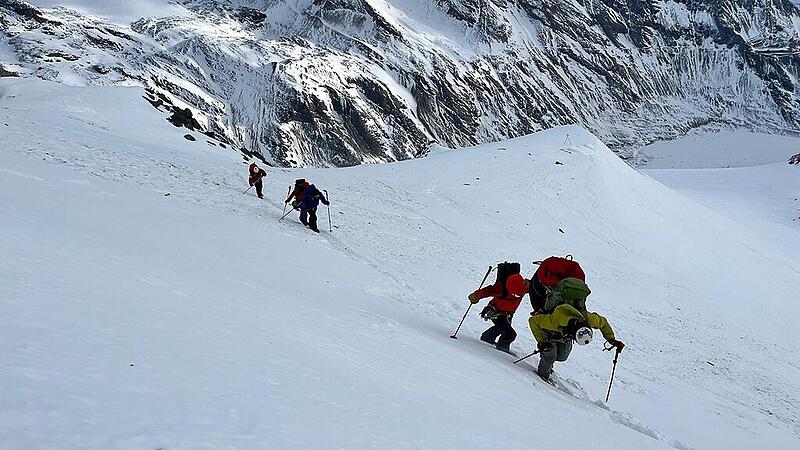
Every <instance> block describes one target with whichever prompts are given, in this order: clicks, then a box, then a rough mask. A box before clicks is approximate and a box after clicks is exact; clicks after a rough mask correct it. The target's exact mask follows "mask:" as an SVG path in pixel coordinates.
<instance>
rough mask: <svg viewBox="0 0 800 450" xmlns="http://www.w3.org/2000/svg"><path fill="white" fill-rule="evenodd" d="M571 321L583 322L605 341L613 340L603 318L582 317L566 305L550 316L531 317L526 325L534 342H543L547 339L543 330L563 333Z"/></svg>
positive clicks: (558, 307)
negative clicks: (597, 332)
mask: <svg viewBox="0 0 800 450" xmlns="http://www.w3.org/2000/svg"><path fill="white" fill-rule="evenodd" d="M572 319H579V320H585V321H586V322H588V324H589V326H590V327H591V328H594V329H596V330H600V332H601V333H603V337H604V338H605V339H606V340H607V341H613V340H614V330H613V329H611V325H609V324H608V321H607V320H606V318H605V317H603V316H601V315H600V314H597V313H594V312H587V313H586V316H584V315H582V314H581V313H580V312H579V311H578V310H577V309H575V307H574V306H572V305H567V304H563V305H559V306H557V307H556V309H555V310H554V311H553V312H552V313H551V314H537V315H535V316H531V318H530V319H528V323H529V324H530V326H531V331H532V332H533V337H535V338H536V342H545V341H547V338H545V335H544V331H543V330H548V331H555V332H559V333H563V332H564V329H565V328H566V327H567V325H568V324H569V321H570V320H572Z"/></svg>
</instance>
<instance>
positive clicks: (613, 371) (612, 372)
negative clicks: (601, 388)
mask: <svg viewBox="0 0 800 450" xmlns="http://www.w3.org/2000/svg"><path fill="white" fill-rule="evenodd" d="M604 347H605V346H604ZM612 348H614V346H611V347H608V348H603V351H610V350H611V349H612ZM618 358H619V348H617V352H616V353H615V354H614V367H613V368H612V369H611V381H609V382H608V392H606V402H608V397H609V396H610V395H611V385H612V384H613V383H614V374H615V373H616V371H617V359H618Z"/></svg>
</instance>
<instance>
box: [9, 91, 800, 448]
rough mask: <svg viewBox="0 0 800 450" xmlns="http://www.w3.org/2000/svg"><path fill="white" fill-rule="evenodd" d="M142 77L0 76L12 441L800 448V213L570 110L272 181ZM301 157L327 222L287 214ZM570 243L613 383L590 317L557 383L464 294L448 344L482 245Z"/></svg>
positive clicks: (476, 275) (524, 252)
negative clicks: (559, 116) (484, 138)
mask: <svg viewBox="0 0 800 450" xmlns="http://www.w3.org/2000/svg"><path fill="white" fill-rule="evenodd" d="M141 95H142V91H141V90H140V89H136V88H97V87H67V86H62V85H58V84H53V83H47V82H43V81H37V80H9V79H3V80H0V137H2V140H0V142H2V145H0V150H2V151H0V229H2V230H3V233H2V234H0V255H2V256H3V257H2V258H0V354H2V355H3V363H2V365H0V385H1V386H3V392H4V393H5V395H4V397H3V401H2V402H0V448H25V449H38V448H42V449H45V448H103V449H141V448H165V449H166V448H169V449H182V448H185V449H194V448H221V447H225V448H275V449H286V448H309V449H310V448H430V449H443V448H454V449H455V448H487V449H488V448H511V449H517V448H518V449H528V448H578V447H581V448H582V447H585V446H586V443H587V439H588V440H589V441H590V442H591V447H592V449H593V450H595V449H596V450H602V449H614V450H628V449H630V450H634V449H635V450H639V449H649V448H653V449H659V448H663V449H668V448H678V449H698V450H699V449H726V450H728V449H750V448H753V447H761V448H770V449H787V450H788V449H793V448H795V447H796V444H797V441H798V437H800V423H798V419H797V417H800V406H798V405H800V394H799V393H800V376H799V375H800V367H798V365H797V363H796V361H797V360H798V356H800V355H799V354H798V353H800V352H799V351H798V349H797V347H796V346H795V345H793V344H792V343H791V342H790V341H787V340H786V336H787V335H789V334H791V332H792V331H793V328H794V324H796V323H797V321H798V320H799V319H800V317H798V316H800V312H799V311H798V308H797V307H796V299H797V298H798V294H800V292H798V287H797V280H798V273H800V265H798V262H797V259H796V255H797V253H794V248H783V247H782V246H781V245H778V244H779V243H782V242H788V241H789V240H791V239H794V240H795V241H797V233H798V231H797V225H794V226H792V224H791V222H784V223H782V225H783V226H782V227H781V228H780V229H777V228H776V229H775V230H773V231H774V232H773V233H772V234H770V235H761V234H758V233H754V232H753V231H752V230H753V227H760V226H761V224H760V223H758V222H755V217H753V216H747V215H742V216H732V215H731V214H730V211H728V210H727V209H726V207H725V205H734V204H735V197H736V195H737V194H736V193H733V192H731V193H729V194H728V195H727V197H726V196H725V194H724V192H722V191H717V192H716V193H715V195H717V196H719V197H720V198H727V199H728V201H729V203H721V204H720V205H718V206H717V207H716V208H710V207H709V205H708V204H706V202H704V201H703V200H702V199H699V198H692V194H691V192H689V191H693V192H698V191H702V190H703V189H704V186H703V185H700V184H697V185H691V184H687V185H685V186H681V185H680V183H681V182H682V181H681V180H682V179H681V178H680V177H675V178H673V180H674V181H675V185H674V186H670V187H668V186H667V185H665V184H662V182H660V181H656V180H654V179H653V178H651V176H650V174H651V173H652V172H658V171H649V170H648V171H647V173H642V172H640V171H637V170H636V169H633V168H631V167H629V166H628V165H626V164H625V163H624V162H622V161H621V160H619V159H618V158H617V157H616V156H615V155H614V154H613V153H612V152H611V151H609V150H608V148H606V147H605V146H604V145H603V144H602V143H600V142H599V141H598V140H597V139H596V138H595V137H593V136H592V135H590V134H588V133H587V132H585V131H583V130H581V129H580V128H578V127H562V128H557V129H553V130H550V131H547V132H543V133H538V134H535V135H531V136H526V137H522V138H518V139H514V140H510V141H506V142H501V143H496V144H489V145H483V146H480V147H475V148H468V149H461V150H459V151H452V150H446V149H438V150H436V151H433V152H431V154H430V156H428V157H427V158H422V159H418V160H412V161H407V162H402V163H394V164H386V165H379V166H360V167H355V168H351V169H336V170H322V169H316V170H314V169H308V170H287V169H275V168H271V169H269V175H268V177H267V180H266V183H265V194H266V200H264V201H260V200H258V199H256V198H255V196H253V195H252V192H250V193H248V194H247V195H242V191H243V190H244V189H245V188H246V187H247V186H246V181H245V179H246V163H247V162H245V161H243V160H242V159H241V157H240V156H239V155H238V154H237V153H235V152H233V151H230V150H226V149H222V148H220V147H219V145H218V144H217V143H216V142H214V141H209V140H207V139H206V138H205V136H203V135H200V134H197V133H193V134H194V136H195V137H196V138H197V142H189V141H186V140H184V139H183V137H182V136H183V134H185V133H186V130H182V129H175V128H172V127H170V126H165V122H164V117H165V116H166V115H167V113H166V112H158V111H156V110H155V109H153V108H151V107H149V106H148V105H147V104H146V103H144V102H142V101H141V99H140V98H139V97H140V96H141ZM567 134H568V135H569V143H567V144H565V141H566V140H567ZM556 161H558V162H559V163H561V164H556ZM787 166H788V165H787ZM790 168H791V169H796V167H790ZM697 172H698V173H700V172H704V171H697ZM751 176H752V177H756V176H761V175H759V174H758V173H754V172H749V171H743V172H742V174H741V177H742V178H743V180H742V181H741V184H740V185H741V186H748V185H751V184H750V183H755V184H757V182H756V181H752V180H751V179H750V177H751ZM297 177H305V178H308V179H310V180H311V181H313V182H315V183H316V184H317V186H319V187H320V188H321V189H328V190H329V191H330V193H331V200H332V207H331V209H330V211H331V213H332V218H333V224H334V230H333V233H328V232H327V231H328V229H327V227H328V222H327V212H328V211H327V210H326V209H325V208H324V207H321V208H320V228H321V229H323V233H322V234H320V235H316V234H313V233H311V232H310V231H309V230H307V229H304V228H303V227H302V226H301V225H299V224H298V223H297V219H296V214H291V215H290V216H289V217H288V218H287V219H285V220H284V221H283V222H280V223H279V222H278V221H277V219H278V218H279V217H280V215H281V212H282V211H281V210H282V207H283V197H284V195H285V194H286V190H287V187H289V186H290V184H291V183H292V181H293V180H294V179H295V178H297ZM659 178H660V177H659ZM795 178H796V177H795ZM788 179H789V174H788V173H786V174H785V178H782V180H783V181H786V180H788ZM793 186H794V185H791V184H789V185H787V188H786V189H793ZM709 191H710V189H709ZM759 192H761V193H762V194H765V195H766V191H763V190H759V189H756V188H753V189H752V196H753V197H754V199H755V197H757V196H758V195H759ZM781 192H788V191H784V190H782V191H781ZM762 200H763V201H765V202H770V201H772V200H771V199H769V198H763V199H762ZM743 201H744V200H743ZM748 201H749V200H748ZM753 201H755V200H753ZM751 219H752V220H751ZM566 253H571V254H573V255H575V257H576V259H578V260H579V261H580V262H581V263H582V265H583V267H584V268H585V269H586V272H587V281H588V282H589V284H590V285H591V286H592V289H593V294H592V296H591V297H590V305H591V306H592V308H593V309H595V310H597V311H598V312H600V313H602V314H604V315H605V316H606V317H607V318H608V319H609V321H610V322H611V324H612V325H613V326H614V328H615V331H616V333H617V336H618V337H619V338H620V339H622V340H624V341H625V342H626V343H627V344H628V347H627V348H626V350H625V352H623V354H622V355H621V356H620V362H619V366H618V369H617V378H616V382H615V384H614V388H613V390H612V393H611V400H610V401H609V402H608V404H605V403H604V402H603V401H602V400H603V399H604V397H605V391H606V388H607V382H608V378H609V376H610V372H611V355H610V354H609V353H608V352H602V351H600V350H601V343H600V342H599V340H600V339H598V340H597V341H596V342H594V343H592V344H591V345H590V346H589V347H587V348H576V349H575V350H574V351H573V354H572V356H571V357H570V360H569V362H568V363H566V364H558V365H557V366H556V372H557V374H558V377H559V379H561V380H562V381H563V382H564V385H565V387H563V390H560V389H555V388H553V387H550V386H548V385H545V384H543V383H542V382H541V381H540V380H539V379H538V378H537V377H536V376H535V375H534V374H533V373H532V367H531V365H529V364H527V363H523V364H520V365H518V366H515V365H513V364H512V363H511V361H513V358H511V357H509V356H508V355H505V354H502V353H499V352H497V351H495V350H493V349H491V348H490V347H488V346H486V345H485V344H482V343H480V342H479V341H478V340H477V337H478V335H479V333H480V332H481V331H483V329H485V327H486V324H485V322H483V321H482V320H481V319H480V318H479V317H478V316H477V310H479V308H476V307H475V308H472V311H471V312H470V315H469V316H468V318H467V320H466V322H465V323H464V326H463V328H462V329H461V331H460V333H459V339H458V340H452V339H449V338H448V336H449V335H450V334H451V333H452V331H453V329H454V328H455V326H456V325H457V323H458V321H459V320H460V318H461V316H462V314H463V313H464V310H465V308H466V306H467V301H466V295H467V294H468V293H469V292H471V291H472V290H473V289H475V288H476V287H477V284H478V282H479V281H480V279H481V277H482V276H483V274H484V272H485V271H486V267H487V265H488V264H495V263H497V262H499V261H503V260H518V261H521V262H522V263H523V272H524V274H525V275H527V276H530V275H531V274H532V273H533V270H534V269H535V267H534V266H533V265H532V264H530V262H531V261H533V260H536V259H542V258H543V257H546V256H549V255H552V254H559V255H563V254H566ZM492 278H493V277H492ZM483 304H485V303H482V304H481V305H480V306H482V305H483ZM528 312H529V306H528V305H527V300H526V301H525V302H524V303H523V305H522V306H521V307H520V310H519V312H518V314H517V317H515V319H514V324H515V328H516V329H517V331H518V333H519V336H520V337H519V339H518V340H517V341H516V342H515V343H514V344H513V346H512V348H513V349H514V350H516V351H517V352H519V353H521V354H525V353H527V352H530V351H532V349H533V348H534V341H533V338H532V337H531V335H530V331H529V330H528V328H527V324H526V318H527V315H528ZM530 363H531V364H534V365H535V363H536V357H533V358H531V360H530Z"/></svg>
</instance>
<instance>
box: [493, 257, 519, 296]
mask: <svg viewBox="0 0 800 450" xmlns="http://www.w3.org/2000/svg"><path fill="white" fill-rule="evenodd" d="M519 272H520V265H519V263H518V262H508V261H505V262H501V263H499V264H498V265H497V281H495V282H494V284H497V283H503V285H502V286H503V295H502V296H503V297H504V298H505V297H508V289H506V280H508V277H510V276H511V275H514V274H516V273H519Z"/></svg>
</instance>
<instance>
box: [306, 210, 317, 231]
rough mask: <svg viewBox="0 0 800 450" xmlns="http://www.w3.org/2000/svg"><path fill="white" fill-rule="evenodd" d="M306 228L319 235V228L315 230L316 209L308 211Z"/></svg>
mask: <svg viewBox="0 0 800 450" xmlns="http://www.w3.org/2000/svg"><path fill="white" fill-rule="evenodd" d="M308 228H311V229H312V230H313V231H316V232H317V233H319V228H317V208H311V209H309V210H308Z"/></svg>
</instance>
